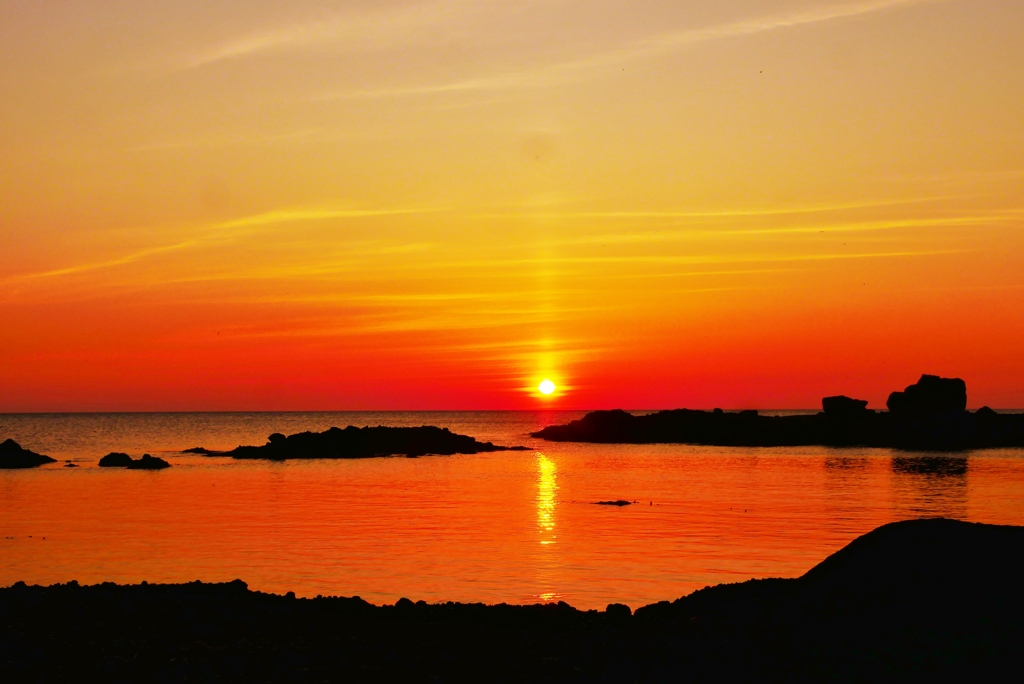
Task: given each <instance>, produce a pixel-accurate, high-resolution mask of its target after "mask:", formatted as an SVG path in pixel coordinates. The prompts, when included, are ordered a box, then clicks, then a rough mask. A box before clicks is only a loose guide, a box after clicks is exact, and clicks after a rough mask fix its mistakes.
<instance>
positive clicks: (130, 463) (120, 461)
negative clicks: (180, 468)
mask: <svg viewBox="0 0 1024 684" xmlns="http://www.w3.org/2000/svg"><path fill="white" fill-rule="evenodd" d="M100 467H101V468H127V469H128V470H163V469H164V468H170V467H171V464H170V463H168V462H167V461H165V460H164V459H162V458H157V457H155V456H150V455H149V454H143V455H142V458H139V459H134V458H132V457H131V456H129V455H128V454H122V453H120V452H113V453H109V454H107V455H106V456H104V457H103V458H101V459H100Z"/></svg>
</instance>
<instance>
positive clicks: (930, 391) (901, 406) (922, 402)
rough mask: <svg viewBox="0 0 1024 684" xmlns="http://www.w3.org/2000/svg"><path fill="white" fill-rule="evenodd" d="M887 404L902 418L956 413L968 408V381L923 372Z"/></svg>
mask: <svg viewBox="0 0 1024 684" xmlns="http://www.w3.org/2000/svg"><path fill="white" fill-rule="evenodd" d="M886 406H887V407H888V408H889V413H891V414H893V415H895V416H900V417H910V418H929V417H935V416H942V415H954V416H955V415H958V414H961V413H963V412H964V411H966V410H967V384H966V383H965V382H964V381H963V380H961V379H960V378H940V377H939V376H937V375H922V376H921V379H920V380H918V381H917V382H916V383H914V384H913V385H910V386H909V387H907V388H906V389H905V390H903V391H902V392H893V393H892V394H890V395H889V400H888V401H887V402H886Z"/></svg>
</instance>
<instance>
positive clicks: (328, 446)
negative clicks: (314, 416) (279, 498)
mask: <svg viewBox="0 0 1024 684" xmlns="http://www.w3.org/2000/svg"><path fill="white" fill-rule="evenodd" d="M525 450H527V449H526V447H503V446H496V445H494V444H491V443H490V442H478V441H477V440H475V439H474V438H472V437H468V436H466V435H459V434H456V433H454V432H452V431H451V430H449V429H448V428H438V427H433V426H422V427H384V426H378V427H364V428H358V427H354V426H351V425H350V426H348V427H347V428H345V429H344V430H342V429H341V428H336V427H332V428H331V429H329V430H326V431H325V432H300V433H298V434H294V435H288V436H285V435H283V434H281V433H279V432H275V433H274V434H272V435H270V437H269V439H268V440H267V443H266V444H264V445H263V446H258V447H257V446H240V447H238V448H236V449H232V450H231V451H225V452H210V454H211V455H218V456H231V457H232V458H240V459H246V458H266V459H270V460H274V461H283V460H287V459H298V458H371V457H374V456H425V455H427V454H435V455H439V456H450V455H452V454H478V453H483V452H490V451H525Z"/></svg>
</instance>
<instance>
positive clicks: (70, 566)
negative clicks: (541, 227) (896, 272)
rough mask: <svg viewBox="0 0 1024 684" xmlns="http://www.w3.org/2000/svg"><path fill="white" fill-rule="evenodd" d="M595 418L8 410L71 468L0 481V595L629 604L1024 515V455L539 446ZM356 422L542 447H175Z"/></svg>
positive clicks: (9, 431)
mask: <svg viewBox="0 0 1024 684" xmlns="http://www.w3.org/2000/svg"><path fill="white" fill-rule="evenodd" d="M582 415H583V413H582V412H567V411H544V412H528V411H514V412H382V413H365V412H361V413H109V414H18V415H0V440H3V439H7V438H12V439H14V440H15V441H17V442H19V443H20V444H21V445H22V446H24V447H26V448H29V449H32V450H33V451H37V452H39V453H44V454H48V455H50V456H52V457H54V458H56V459H58V460H59V462H58V463H55V464H51V465H47V466H43V467H40V468H36V469H31V470H7V471H0V586H8V585H10V584H13V583H14V582H17V581H24V582H27V583H30V584H53V583H57V582H68V581H71V580H76V581H78V582H80V583H83V584H94V583H99V582H118V583H138V582H142V581H148V582H161V583H164V582H188V581H193V580H202V581H205V582H221V581H228V580H233V579H236V578H238V579H242V580H244V581H245V582H246V583H248V585H249V587H250V589H254V590H260V591H267V592H274V593H280V594H283V593H286V592H289V591H292V592H295V594H297V595H299V596H318V595H323V596H361V597H362V598H364V599H365V600H367V601H370V602H373V603H377V604H383V603H394V602H395V601H396V600H397V599H399V598H401V597H406V598H409V599H412V600H414V601H416V600H421V599H422V600H426V601H429V602H444V601H461V602H484V603H515V604H528V603H546V602H557V601H565V602H568V603H569V604H571V605H573V606H576V607H578V608H582V609H589V608H604V607H605V606H606V605H607V604H609V603H625V604H627V605H629V606H631V607H633V608H636V607H639V606H642V605H646V604H650V603H655V602H657V601H664V600H673V599H676V598H678V597H680V596H683V595H686V594H689V593H691V592H693V591H695V590H697V589H700V588H702V587H705V586H708V585H714V584H720V583H724V582H740V581H744V580H748V579H751V578H761V577H796V576H799V575H801V574H803V573H805V572H806V571H807V570H809V569H810V568H811V567H813V566H814V565H815V564H817V563H819V562H820V561H822V560H823V559H824V558H826V557H827V556H828V555H829V554H832V553H834V552H836V551H838V550H839V549H840V548H842V547H843V546H845V545H846V544H848V543H849V542H850V541H852V540H853V539H854V538H856V537H857V536H859V535H862V534H864V533H866V532H868V531H870V530H872V529H874V528H876V527H878V526H880V525H883V524H885V523H888V522H892V521H896V520H905V519H909V518H926V517H936V516H942V517H947V518H957V519H961V520H969V521H977V522H985V523H999V524H1013V525H1021V524H1024V449H1005V450H983V451H972V452H967V453H956V454H951V453H914V452H901V451H895V450H888V449H838V448H824V447H801V448H730V447H709V446H690V445H603V444H576V443H550V442H544V441H542V440H539V439H535V438H532V437H530V436H529V435H530V433H531V432H533V431H536V430H538V429H540V428H541V427H544V426H546V425H552V424H561V423H565V422H567V421H569V420H572V419H574V418H579V417H581V416H582ZM347 425H355V426H360V427H361V426H367V425H390V426H416V425H437V426H440V427H447V428H450V429H451V430H453V431H455V432H458V433H461V434H467V435H471V436H473V437H476V438H478V439H480V440H484V441H492V442H494V443H495V444H500V445H506V446H514V445H523V446H527V447H529V450H528V451H516V452H495V453H485V454H475V455H456V456H425V457H421V458H405V457H388V458H372V459H363V460H309V461H287V462H266V461H235V460H232V459H230V458H225V457H208V456H200V455H192V454H184V453H181V452H182V450H183V449H188V448H191V447H206V448H208V449H230V448H233V447H235V446H238V445H240V444H263V443H265V442H266V439H267V437H268V435H270V434H271V433H273V432H282V433H286V434H292V433H295V432H301V431H304V430H314V431H320V430H325V429H327V428H330V427H332V426H338V427H345V426H347ZM111 451H124V452H127V453H130V454H132V455H133V456H136V457H137V456H139V455H141V454H142V453H149V454H152V455H154V456H160V457H161V458H164V459H166V460H167V461H169V462H170V463H171V464H172V466H173V467H171V468H169V469H166V470H162V471H128V470H123V469H110V468H103V469H101V468H99V467H97V461H98V460H99V459H100V457H102V456H103V455H104V454H106V453H108V452H111ZM69 465H74V466H77V467H68V466H69ZM602 501H603V502H608V501H628V502H630V503H629V505H625V506H612V505H602V504H600V503H599V502H602Z"/></svg>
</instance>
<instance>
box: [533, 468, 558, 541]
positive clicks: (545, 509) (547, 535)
mask: <svg viewBox="0 0 1024 684" xmlns="http://www.w3.org/2000/svg"><path fill="white" fill-rule="evenodd" d="M537 470H538V477H537V526H538V527H539V528H540V543H541V544H543V545H547V544H553V543H554V542H555V492H557V491H558V480H557V475H558V468H557V467H556V466H555V462H554V461H552V460H551V459H549V458H548V457H547V456H545V455H544V454H540V453H538V454H537Z"/></svg>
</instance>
